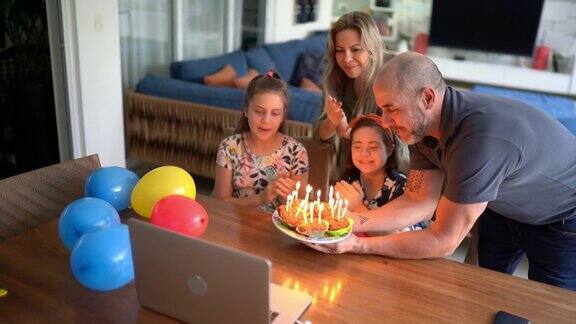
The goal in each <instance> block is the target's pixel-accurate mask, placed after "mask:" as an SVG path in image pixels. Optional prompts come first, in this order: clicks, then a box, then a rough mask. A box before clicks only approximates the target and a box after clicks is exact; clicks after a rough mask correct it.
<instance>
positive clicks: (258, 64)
mask: <svg viewBox="0 0 576 324" xmlns="http://www.w3.org/2000/svg"><path fill="white" fill-rule="evenodd" d="M246 60H247V61H248V66H249V67H250V68H253V69H255V70H256V71H258V72H259V73H260V74H264V73H266V72H267V71H268V70H270V69H271V68H273V67H274V66H275V64H274V61H273V60H272V58H271V57H270V54H268V52H267V51H266V50H265V49H264V47H262V46H258V47H254V48H252V49H250V50H248V52H246Z"/></svg>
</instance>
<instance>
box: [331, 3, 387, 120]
mask: <svg viewBox="0 0 576 324" xmlns="http://www.w3.org/2000/svg"><path fill="white" fill-rule="evenodd" d="M347 29H352V30H356V31H357V32H358V33H359V34H360V39H361V42H362V47H363V48H364V49H365V50H367V51H368V56H369V62H368V65H367V66H366V68H365V69H364V71H362V73H361V74H360V76H358V78H356V79H355V80H354V92H355V94H356V104H355V106H354V107H348V109H351V113H352V117H355V116H358V115H361V114H364V113H369V112H377V109H376V108H377V107H376V104H375V102H374V94H373V93H372V84H373V80H374V78H375V76H376V72H377V71H378V68H379V66H380V65H381V64H382V63H383V61H384V59H385V57H384V55H386V56H387V53H386V52H385V50H384V47H383V45H382V40H381V37H380V33H379V31H378V28H377V27H376V24H375V23H374V20H373V19H372V17H371V16H370V15H368V14H366V13H364V12H360V11H353V12H349V13H347V14H344V15H343V16H342V17H340V18H339V19H338V20H337V21H336V22H335V23H334V24H333V25H332V28H331V29H330V33H329V34H328V47H327V49H326V54H325V59H326V61H327V62H328V64H327V67H326V72H325V73H324V76H323V78H322V84H323V87H324V94H325V95H331V96H335V97H336V98H337V99H338V100H342V98H341V96H342V94H343V93H344V90H345V88H346V83H347V82H350V78H348V76H347V75H346V74H345V73H344V71H342V69H341V68H340V67H339V66H338V63H337V62H336V59H335V54H336V34H338V33H339V32H341V31H343V30H347ZM386 58H387V57H386Z"/></svg>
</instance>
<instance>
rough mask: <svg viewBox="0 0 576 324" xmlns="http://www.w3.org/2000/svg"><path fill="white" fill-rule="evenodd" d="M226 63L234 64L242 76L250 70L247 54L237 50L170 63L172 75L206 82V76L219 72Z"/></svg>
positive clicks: (176, 77)
mask: <svg viewBox="0 0 576 324" xmlns="http://www.w3.org/2000/svg"><path fill="white" fill-rule="evenodd" d="M226 64H230V65H232V66H233V67H234V70H236V74H238V75H240V76H242V75H245V74H246V73H247V72H248V63H247V62H246V54H245V53H244V52H242V51H236V52H232V53H229V54H225V55H220V56H215V57H209V58H203V59H197V60H187V61H178V62H174V63H172V64H171V65H170V75H171V76H172V77H173V78H175V79H179V80H184V81H192V82H200V83H204V76H206V75H210V74H213V73H215V72H217V71H218V70H220V69H221V68H223V67H224V66H225V65H226Z"/></svg>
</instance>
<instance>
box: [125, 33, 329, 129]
mask: <svg viewBox="0 0 576 324" xmlns="http://www.w3.org/2000/svg"><path fill="white" fill-rule="evenodd" d="M326 42H327V38H326V35H325V34H317V35H313V36H310V37H308V38H306V39H304V40H292V41H288V42H283V43H274V44H266V45H263V46H258V47H255V48H252V49H250V50H248V51H246V52H244V51H235V52H232V53H229V54H224V55H220V56H216V57H210V58H202V59H196V60H187V61H179V62H174V63H172V65H171V66H170V75H171V78H164V77H159V76H154V75H150V74H149V75H146V76H145V77H144V78H143V79H142V80H141V81H140V82H139V83H138V84H137V86H136V91H137V92H140V93H145V94H149V95H153V96H159V97H163V98H170V99H177V100H183V101H188V102H194V103H199V104H204V105H210V106H214V107H221V108H228V109H234V110H240V109H241V108H242V104H243V101H244V94H245V91H244V90H243V89H237V88H228V87H215V86H209V85H206V84H204V82H203V79H204V77H205V76H207V75H210V74H213V73H215V72H217V71H218V70H220V69H221V68H223V67H224V66H225V65H227V64H229V65H232V66H233V67H234V70H236V73H237V74H238V75H239V76H243V75H245V74H246V73H247V72H248V70H249V69H251V68H252V69H255V70H257V71H258V72H260V73H265V72H266V71H268V70H269V69H270V68H275V69H276V70H277V71H278V72H279V74H280V76H281V77H282V79H284V80H285V81H287V82H288V83H289V82H290V81H291V80H292V79H293V76H294V74H295V72H296V69H297V63H298V58H299V57H300V55H301V54H303V53H306V54H309V55H312V56H314V57H318V58H320V57H322V55H323V53H324V50H325V49H326ZM288 91H289V96H290V107H289V110H288V111H289V114H288V118H289V119H291V120H295V121H300V122H304V123H313V122H314V120H316V118H317V117H318V115H319V114H320V111H321V109H322V95H321V94H320V93H318V92H312V91H308V90H304V89H301V88H299V87H297V85H295V84H289V86H288Z"/></svg>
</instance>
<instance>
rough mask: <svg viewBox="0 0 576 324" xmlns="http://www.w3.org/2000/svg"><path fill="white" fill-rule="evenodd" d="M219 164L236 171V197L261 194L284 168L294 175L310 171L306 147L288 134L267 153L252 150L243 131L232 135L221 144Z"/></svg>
mask: <svg viewBox="0 0 576 324" xmlns="http://www.w3.org/2000/svg"><path fill="white" fill-rule="evenodd" d="M216 165H218V166H221V167H223V168H226V169H231V170H232V188H233V192H232V197H235V198H238V197H239V198H243V197H248V196H252V195H256V194H259V193H260V192H261V191H262V190H264V188H266V186H267V185H268V184H269V183H270V182H271V181H274V180H275V179H276V175H277V174H278V173H280V172H282V171H286V172H288V173H289V174H290V175H291V176H294V175H298V174H304V173H307V172H308V170H309V166H308V154H307V153H306V148H304V145H302V144H301V143H300V142H298V141H296V140H295V139H293V138H292V137H290V136H287V135H284V139H283V140H282V144H281V145H280V147H279V148H278V149H277V150H276V152H274V153H272V154H270V155H266V156H261V155H256V154H254V153H252V152H251V151H250V148H249V147H248V146H247V145H246V141H245V139H244V136H243V134H234V135H232V136H229V137H227V138H225V139H224V140H223V141H222V142H221V143H220V146H219V147H218V155H217V157H216Z"/></svg>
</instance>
